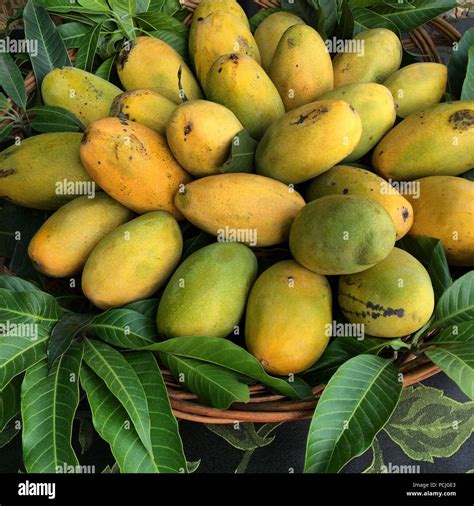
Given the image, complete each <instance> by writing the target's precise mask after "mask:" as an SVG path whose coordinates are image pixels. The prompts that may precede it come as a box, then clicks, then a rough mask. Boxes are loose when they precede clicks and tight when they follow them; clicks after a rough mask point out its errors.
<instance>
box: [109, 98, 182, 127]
mask: <svg viewBox="0 0 474 506" xmlns="http://www.w3.org/2000/svg"><path fill="white" fill-rule="evenodd" d="M176 107H177V105H176V104H175V103H174V102H173V101H171V100H170V99H168V98H166V97H163V96H162V95H160V94H159V93H158V92H157V91H154V90H133V91H126V92H125V93H122V94H120V95H119V96H118V97H115V100H114V101H113V103H112V107H111V108H110V116H113V117H116V118H120V119H126V120H130V121H136V122H137V123H140V124H141V125H145V126H146V127H148V128H151V129H152V130H155V132H158V133H159V134H161V135H166V125H167V124H168V123H169V120H170V117H171V115H172V114H173V111H174V110H175V109H176Z"/></svg>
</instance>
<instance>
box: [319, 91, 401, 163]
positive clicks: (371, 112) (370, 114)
mask: <svg viewBox="0 0 474 506" xmlns="http://www.w3.org/2000/svg"><path fill="white" fill-rule="evenodd" d="M327 99H338V100H344V101H345V102H347V103H348V104H350V105H351V106H352V107H353V108H354V109H355V110H356V111H357V112H358V113H359V116H360V120H361V122H362V135H361V138H360V141H359V144H357V146H356V148H355V149H354V151H352V153H351V154H350V155H349V156H348V157H347V158H346V159H345V160H344V161H346V162H353V161H355V160H359V159H360V158H362V157H363V156H364V155H365V154H366V153H368V152H369V151H370V150H371V149H372V148H373V147H374V146H375V145H376V144H377V142H379V140H380V139H381V138H382V137H383V136H384V135H385V134H386V133H387V132H388V131H389V130H390V129H391V128H392V127H393V125H394V123H395V120H396V117H397V115H396V113H395V103H394V101H393V97H392V94H391V93H390V91H389V90H388V89H387V88H385V86H382V85H381V84H377V83H354V84H346V85H345V86H341V87H340V88H337V89H336V90H333V91H330V92H328V93H325V94H324V95H323V96H321V97H320V98H319V100H327Z"/></svg>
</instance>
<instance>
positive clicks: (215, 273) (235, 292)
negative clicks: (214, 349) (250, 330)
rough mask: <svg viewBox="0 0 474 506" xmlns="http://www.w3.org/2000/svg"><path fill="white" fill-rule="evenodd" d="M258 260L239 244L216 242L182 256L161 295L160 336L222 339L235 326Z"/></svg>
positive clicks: (243, 307)
mask: <svg viewBox="0 0 474 506" xmlns="http://www.w3.org/2000/svg"><path fill="white" fill-rule="evenodd" d="M257 269H258V266H257V258H256V257H255V255H254V254H253V253H252V251H251V250H250V249H249V248H247V246H244V245H243V244H238V243H214V244H210V245H209V246H205V247H204V248H201V249H200V250H198V251H196V252H195V253H193V254H192V255H191V256H189V257H188V258H186V260H184V262H183V263H182V264H181V265H180V266H179V267H178V268H177V269H176V271H175V273H174V274H173V276H172V278H171V280H170V281H169V283H168V285H167V286H166V288H165V291H164V292H163V296H162V298H161V300H160V305H159V307H158V313H157V324H158V332H159V333H160V335H162V336H164V337H167V338H170V337H179V336H211V337H226V336H227V335H228V334H230V333H231V332H233V331H234V328H235V327H237V326H238V324H239V322H240V319H241V318H242V314H243V312H244V309H245V302H246V300H247V296H248V293H249V291H250V288H251V286H252V284H253V282H254V281H255V278H256V277H257Z"/></svg>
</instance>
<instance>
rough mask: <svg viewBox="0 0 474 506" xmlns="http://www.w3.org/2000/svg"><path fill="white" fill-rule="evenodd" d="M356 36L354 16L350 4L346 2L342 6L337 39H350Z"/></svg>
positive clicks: (345, 0)
mask: <svg viewBox="0 0 474 506" xmlns="http://www.w3.org/2000/svg"><path fill="white" fill-rule="evenodd" d="M353 34H354V16H353V15H352V10H351V8H350V6H349V2H348V1H347V0H344V1H343V2H342V6H341V16H340V17H339V21H338V23H337V27H336V33H335V35H336V37H337V38H338V39H350V38H352V36H353Z"/></svg>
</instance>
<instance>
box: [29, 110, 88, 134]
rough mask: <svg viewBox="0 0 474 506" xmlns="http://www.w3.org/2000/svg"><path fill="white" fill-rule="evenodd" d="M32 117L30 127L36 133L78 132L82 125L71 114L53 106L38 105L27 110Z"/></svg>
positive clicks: (82, 127)
mask: <svg viewBox="0 0 474 506" xmlns="http://www.w3.org/2000/svg"><path fill="white" fill-rule="evenodd" d="M28 114H30V115H32V119H31V121H30V125H31V127H32V128H34V129H35V130H36V131H37V132H41V133H46V132H80V131H84V125H83V124H82V123H81V122H80V121H79V120H78V119H77V118H76V116H74V114H72V113H71V112H69V111H67V110H66V109H63V108H62V107H56V106H53V105H40V106H38V107H32V108H31V109H28Z"/></svg>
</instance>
